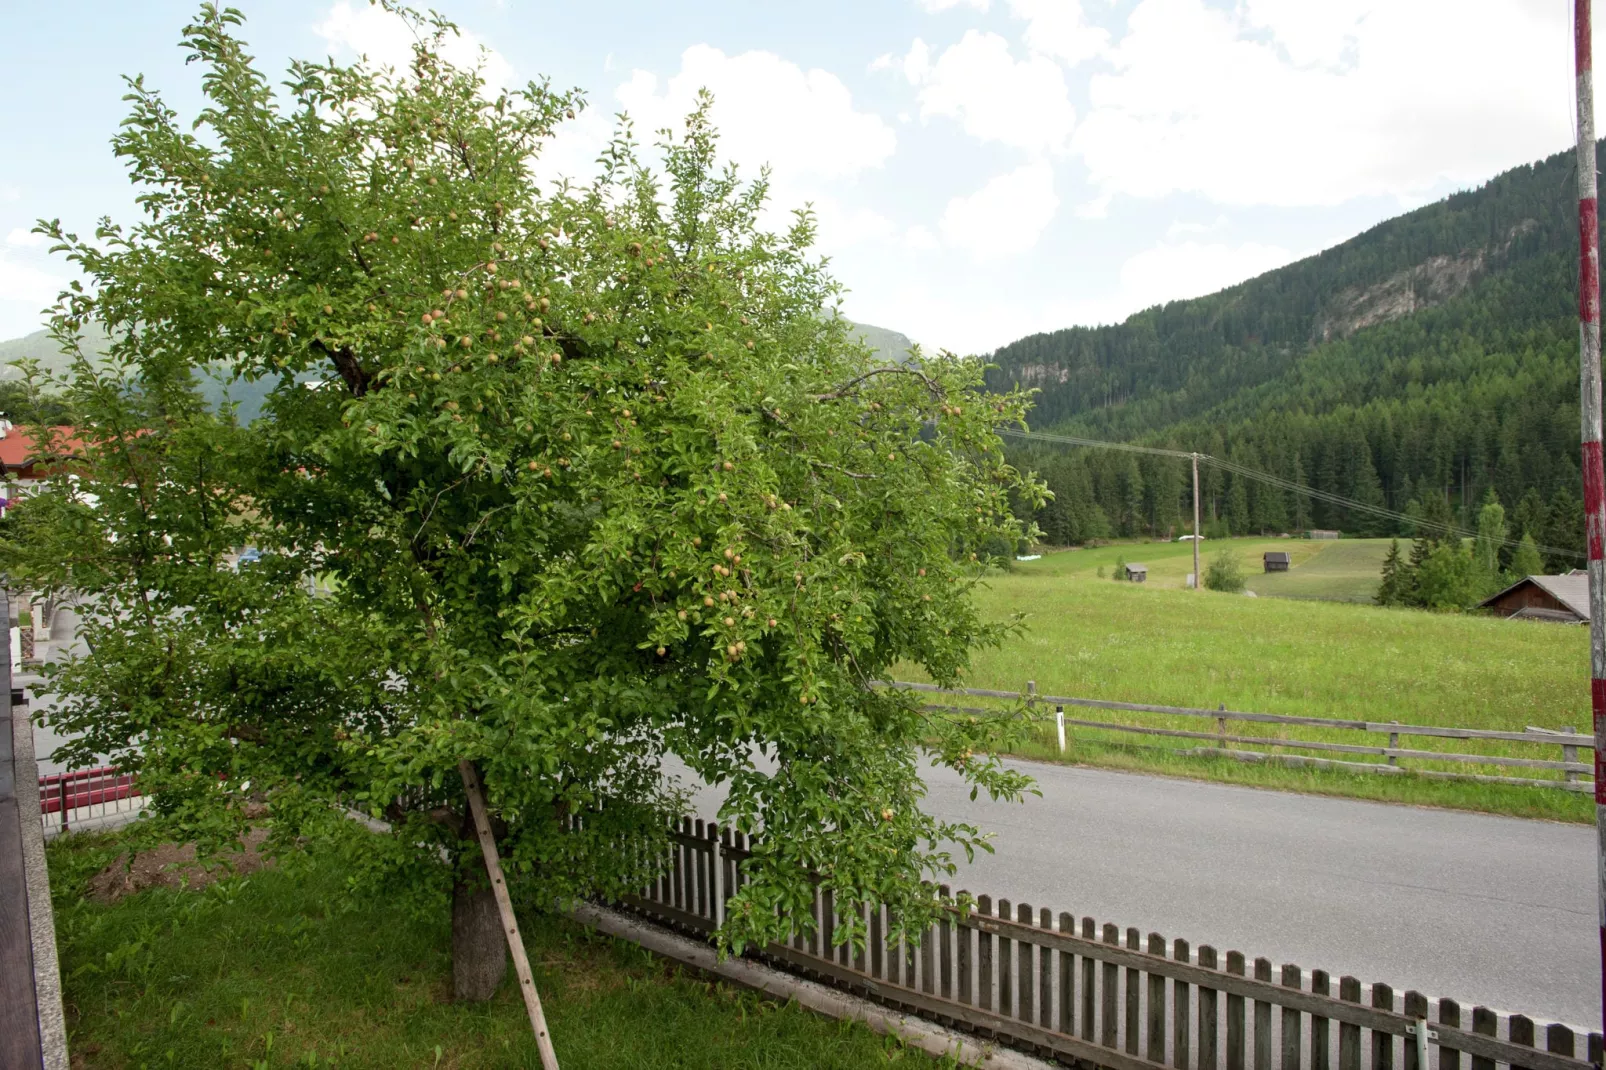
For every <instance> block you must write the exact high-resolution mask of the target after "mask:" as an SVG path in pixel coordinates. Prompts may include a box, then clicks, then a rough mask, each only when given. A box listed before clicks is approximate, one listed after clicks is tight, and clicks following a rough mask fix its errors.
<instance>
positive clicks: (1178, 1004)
mask: <svg viewBox="0 0 1606 1070" xmlns="http://www.w3.org/2000/svg"><path fill="white" fill-rule="evenodd" d="M1171 957H1172V958H1173V959H1175V960H1176V961H1178V962H1189V961H1192V956H1191V955H1190V954H1189V953H1188V941H1186V940H1173V941H1172V942H1171ZM1189 991H1190V989H1189V988H1188V982H1186V981H1184V980H1181V979H1180V978H1179V979H1177V980H1175V981H1172V982H1171V1065H1172V1066H1175V1067H1176V1068H1177V1070H1188V1025H1189V1022H1188V993H1189Z"/></svg>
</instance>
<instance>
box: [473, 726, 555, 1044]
mask: <svg viewBox="0 0 1606 1070" xmlns="http://www.w3.org/2000/svg"><path fill="white" fill-rule="evenodd" d="M457 771H458V773H459V774H461V775H462V777H463V790H464V791H466V792H468V806H469V810H470V812H471V813H472V814H473V815H474V831H475V833H476V834H477V835H478V836H479V841H480V853H481V854H482V855H484V856H485V872H486V873H487V874H488V875H489V876H490V878H491V894H492V895H494V896H496V910H497V913H499V914H500V915H502V928H503V929H504V930H505V931H506V933H507V949H508V951H509V952H511V953H512V955H513V972H514V974H515V975H516V976H517V977H518V979H519V992H520V993H522V994H523V996H524V1009H525V1010H527V1011H529V1012H530V1029H531V1030H533V1031H534V1032H535V1046H536V1048H538V1049H539V1050H540V1052H541V1070H558V1055H557V1052H555V1051H553V1050H552V1035H551V1034H550V1033H548V1032H547V1028H546V1014H545V1013H543V1012H542V1010H541V995H540V993H538V992H537V991H536V990H535V975H534V974H532V973H531V972H530V957H529V956H528V955H526V954H525V953H524V939H523V937H521V936H520V935H519V920H518V918H516V917H514V915H513V900H512V898H511V897H510V896H509V895H508V894H507V881H505V880H503V879H502V861H501V859H500V858H499V857H498V856H497V853H496V837H495V836H493V835H491V818H490V815H489V814H487V813H486V812H485V793H484V791H482V790H481V788H480V776H479V773H478V772H477V771H476V770H475V768H474V763H473V762H471V761H469V760H468V759H466V758H465V759H464V760H463V761H460V762H458V763H457Z"/></svg>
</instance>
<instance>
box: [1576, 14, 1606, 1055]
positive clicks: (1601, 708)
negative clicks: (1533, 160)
mask: <svg viewBox="0 0 1606 1070" xmlns="http://www.w3.org/2000/svg"><path fill="white" fill-rule="evenodd" d="M1589 5H1590V0H1573V71H1574V75H1575V76H1576V78H1577V82H1578V386H1579V420H1580V423H1581V424H1582V427H1583V464H1584V528H1585V532H1586V535H1587V540H1588V543H1589V670H1590V672H1589V676H1590V683H1589V698H1590V706H1591V708H1592V710H1593V712H1594V715H1595V834H1596V839H1597V841H1598V844H1597V851H1598V854H1597V857H1596V862H1597V864H1596V867H1595V868H1596V874H1595V879H1596V882H1597V892H1598V896H1599V902H1600V955H1601V1018H1602V1022H1603V1023H1606V560H1603V558H1606V471H1603V470H1602V467H1601V446H1600V439H1601V427H1600V424H1601V421H1600V405H1601V399H1600V221H1599V213H1598V211H1597V207H1596V202H1595V86H1594V73H1593V71H1592V70H1591V56H1590V52H1591V47H1590V44H1591V31H1590V12H1589Z"/></svg>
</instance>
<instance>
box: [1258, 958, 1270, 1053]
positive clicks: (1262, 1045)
mask: <svg viewBox="0 0 1606 1070" xmlns="http://www.w3.org/2000/svg"><path fill="white" fill-rule="evenodd" d="M1255 980H1257V981H1266V982H1268V983H1269V982H1270V981H1271V960H1270V959H1266V958H1259V959H1256V960H1255ZM1255 1070H1271V1004H1270V1003H1268V1002H1267V1001H1266V1000H1263V999H1257V1000H1255Z"/></svg>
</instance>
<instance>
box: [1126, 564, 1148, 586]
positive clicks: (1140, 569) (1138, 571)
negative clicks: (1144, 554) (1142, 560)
mask: <svg viewBox="0 0 1606 1070" xmlns="http://www.w3.org/2000/svg"><path fill="white" fill-rule="evenodd" d="M1126 578H1127V580H1128V582H1130V583H1142V582H1143V581H1144V580H1147V579H1148V578H1149V566H1148V565H1128V566H1126Z"/></svg>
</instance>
